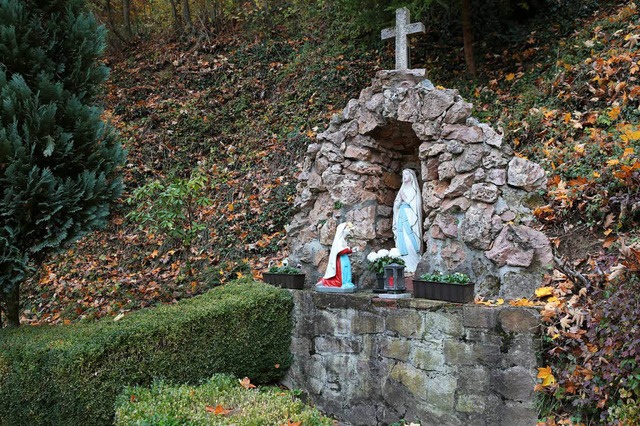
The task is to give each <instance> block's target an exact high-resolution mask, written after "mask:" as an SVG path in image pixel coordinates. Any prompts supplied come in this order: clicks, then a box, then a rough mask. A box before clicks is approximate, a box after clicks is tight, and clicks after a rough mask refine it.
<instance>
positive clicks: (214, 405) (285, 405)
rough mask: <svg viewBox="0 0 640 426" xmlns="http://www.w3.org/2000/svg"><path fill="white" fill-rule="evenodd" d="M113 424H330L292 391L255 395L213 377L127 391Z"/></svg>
mask: <svg viewBox="0 0 640 426" xmlns="http://www.w3.org/2000/svg"><path fill="white" fill-rule="evenodd" d="M297 422H301V423H297ZM115 424H116V426H128V425H142V424H153V425H237V426H250V425H255V426H268V425H274V426H279V425H283V424H302V425H305V426H321V425H327V426H329V425H332V424H333V421H332V420H331V419H329V418H328V417H324V416H322V414H321V413H320V412H319V411H318V410H316V409H315V408H311V407H309V406H307V405H305V404H304V403H303V402H302V401H300V400H299V399H297V398H296V397H295V395H294V393H293V392H291V391H284V390H282V389H280V388H277V387H273V386H267V387H260V388H255V389H254V388H250V387H249V386H247V384H245V386H242V385H241V383H240V381H239V380H238V379H236V378H234V377H232V376H228V375H219V374H217V375H214V376H213V377H212V378H211V379H210V380H209V381H208V382H206V383H204V384H202V385H200V386H186V385H182V386H171V385H168V384H166V383H154V384H153V386H151V388H143V387H130V388H127V389H126V390H125V392H124V393H123V394H122V395H120V397H119V399H118V407H117V410H116V421H115Z"/></svg>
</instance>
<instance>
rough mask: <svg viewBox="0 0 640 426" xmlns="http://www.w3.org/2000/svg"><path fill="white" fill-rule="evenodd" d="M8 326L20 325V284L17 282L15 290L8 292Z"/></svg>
mask: <svg viewBox="0 0 640 426" xmlns="http://www.w3.org/2000/svg"><path fill="white" fill-rule="evenodd" d="M6 302H7V326H8V327H18V326H19V325H20V284H19V283H18V284H16V285H15V287H14V288H13V290H11V291H10V292H9V294H7V299H6Z"/></svg>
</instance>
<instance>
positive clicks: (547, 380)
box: [537, 367, 556, 386]
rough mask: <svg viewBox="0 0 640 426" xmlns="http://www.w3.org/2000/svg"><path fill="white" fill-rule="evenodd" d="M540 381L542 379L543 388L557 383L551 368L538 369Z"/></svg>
mask: <svg viewBox="0 0 640 426" xmlns="http://www.w3.org/2000/svg"><path fill="white" fill-rule="evenodd" d="M537 377H538V379H542V386H550V385H552V384H554V383H555V382H556V378H555V377H553V373H551V367H538V376H537Z"/></svg>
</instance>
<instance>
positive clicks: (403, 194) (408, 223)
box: [393, 169, 422, 273]
mask: <svg viewBox="0 0 640 426" xmlns="http://www.w3.org/2000/svg"><path fill="white" fill-rule="evenodd" d="M393 234H394V238H395V241H396V247H397V248H398V250H400V255H401V257H402V259H403V260H404V262H405V271H406V272H409V273H413V272H415V271H416V268H417V267H418V262H419V261H420V254H421V252H422V197H421V195H420V188H419V187H418V178H417V177H416V173H415V172H414V171H413V170H410V169H404V170H403V171H402V186H401V187H400V190H399V191H398V195H397V196H396V200H395V202H394V203H393Z"/></svg>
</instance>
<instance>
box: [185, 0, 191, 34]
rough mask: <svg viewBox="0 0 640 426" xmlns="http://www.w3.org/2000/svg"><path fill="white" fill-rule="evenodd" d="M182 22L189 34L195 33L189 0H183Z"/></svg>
mask: <svg viewBox="0 0 640 426" xmlns="http://www.w3.org/2000/svg"><path fill="white" fill-rule="evenodd" d="M182 21H183V22H184V25H185V27H186V28H187V30H188V31H189V32H193V24H192V23H191V9H189V0H182Z"/></svg>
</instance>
